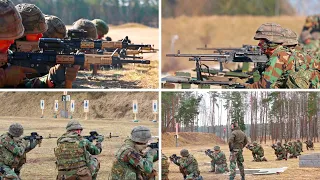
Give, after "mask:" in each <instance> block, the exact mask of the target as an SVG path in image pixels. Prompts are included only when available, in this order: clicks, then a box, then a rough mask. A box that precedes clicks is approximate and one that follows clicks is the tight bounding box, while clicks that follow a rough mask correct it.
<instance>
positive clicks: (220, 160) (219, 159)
mask: <svg viewBox="0 0 320 180" xmlns="http://www.w3.org/2000/svg"><path fill="white" fill-rule="evenodd" d="M208 156H209V157H210V158H211V159H212V160H213V161H214V163H215V164H217V165H220V164H226V163H227V158H226V155H225V154H224V153H223V152H222V151H220V152H218V153H215V152H212V153H210V154H208Z"/></svg>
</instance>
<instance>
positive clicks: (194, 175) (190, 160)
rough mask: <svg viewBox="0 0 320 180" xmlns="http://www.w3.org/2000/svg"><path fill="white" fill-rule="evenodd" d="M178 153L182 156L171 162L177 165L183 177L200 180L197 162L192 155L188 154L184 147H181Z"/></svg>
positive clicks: (189, 179)
mask: <svg viewBox="0 0 320 180" xmlns="http://www.w3.org/2000/svg"><path fill="white" fill-rule="evenodd" d="M180 154H181V156H182V157H181V158H179V159H176V160H175V161H173V163H174V164H176V165H177V166H179V169H180V172H181V173H182V175H183V178H184V179H185V180H201V179H202V177H201V176H200V171H199V167H198V162H197V160H196V159H195V158H194V157H193V155H191V154H189V152H188V150H186V149H182V150H181V151H180Z"/></svg>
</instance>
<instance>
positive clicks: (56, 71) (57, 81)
mask: <svg viewBox="0 0 320 180" xmlns="http://www.w3.org/2000/svg"><path fill="white" fill-rule="evenodd" d="M48 80H49V81H51V82H52V83H53V84H54V85H55V86H59V85H61V84H62V83H63V82H64V81H65V68H64V67H63V66H62V65H60V64H57V65H55V66H53V67H51V68H50V70H49V74H48Z"/></svg>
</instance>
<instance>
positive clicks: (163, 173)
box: [161, 167, 169, 180]
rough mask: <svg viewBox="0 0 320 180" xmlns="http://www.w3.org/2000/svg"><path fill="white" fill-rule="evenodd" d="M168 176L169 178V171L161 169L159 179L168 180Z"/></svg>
mask: <svg viewBox="0 0 320 180" xmlns="http://www.w3.org/2000/svg"><path fill="white" fill-rule="evenodd" d="M168 176H169V169H167V168H164V167H162V169H161V179H162V180H168V179H169V178H168Z"/></svg>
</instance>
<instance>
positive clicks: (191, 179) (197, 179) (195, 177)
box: [185, 173, 202, 180]
mask: <svg viewBox="0 0 320 180" xmlns="http://www.w3.org/2000/svg"><path fill="white" fill-rule="evenodd" d="M185 180H202V176H200V175H199V174H198V173H190V174H188V175H187V176H186V177H185Z"/></svg>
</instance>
